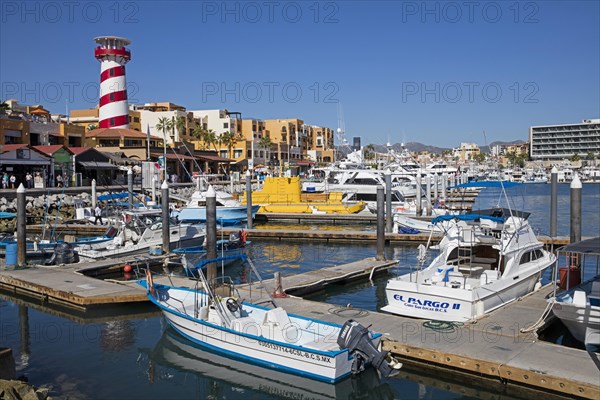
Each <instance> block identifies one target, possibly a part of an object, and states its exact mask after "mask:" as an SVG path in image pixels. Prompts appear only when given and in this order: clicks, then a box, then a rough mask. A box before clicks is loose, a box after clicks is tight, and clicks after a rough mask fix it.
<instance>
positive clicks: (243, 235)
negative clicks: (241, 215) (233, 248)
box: [240, 230, 248, 245]
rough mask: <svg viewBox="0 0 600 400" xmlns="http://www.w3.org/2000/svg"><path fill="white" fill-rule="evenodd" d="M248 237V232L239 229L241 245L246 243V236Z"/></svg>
mask: <svg viewBox="0 0 600 400" xmlns="http://www.w3.org/2000/svg"><path fill="white" fill-rule="evenodd" d="M247 237H248V232H246V231H245V230H242V231H240V239H242V245H245V244H246V238H247Z"/></svg>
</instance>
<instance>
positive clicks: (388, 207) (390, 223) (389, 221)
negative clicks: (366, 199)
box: [385, 170, 394, 233]
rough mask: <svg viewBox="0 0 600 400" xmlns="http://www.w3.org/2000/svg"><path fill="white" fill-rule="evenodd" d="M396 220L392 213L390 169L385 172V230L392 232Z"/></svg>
mask: <svg viewBox="0 0 600 400" xmlns="http://www.w3.org/2000/svg"><path fill="white" fill-rule="evenodd" d="M393 230H394V220H393V215H392V175H391V173H390V171H389V170H388V171H386V173H385V231H386V232H387V233H392V231H393Z"/></svg>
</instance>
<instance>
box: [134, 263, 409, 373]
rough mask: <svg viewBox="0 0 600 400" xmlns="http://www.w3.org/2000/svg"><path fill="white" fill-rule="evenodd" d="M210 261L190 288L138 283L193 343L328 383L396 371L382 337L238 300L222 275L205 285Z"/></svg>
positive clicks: (350, 323)
mask: <svg viewBox="0 0 600 400" xmlns="http://www.w3.org/2000/svg"><path fill="white" fill-rule="evenodd" d="M249 261H250V260H249ZM213 262H214V263H218V262H219V258H216V259H213V260H203V261H202V262H200V263H199V264H198V265H197V277H198V278H197V280H196V281H195V282H196V284H195V286H194V288H192V289H190V288H182V287H173V286H169V285H161V284H155V283H153V276H152V273H151V272H149V271H147V275H146V280H142V281H140V282H139V283H140V284H141V285H143V286H145V287H146V288H147V293H148V298H149V299H150V300H151V301H152V302H153V303H154V304H155V305H156V306H158V307H159V308H160V309H161V310H162V312H163V314H164V316H165V318H166V320H167V322H168V323H169V324H170V325H171V326H172V327H173V328H174V329H175V330H176V331H177V332H179V333H180V334H181V335H183V336H185V337H186V338H188V339H189V340H191V341H192V342H194V343H196V344H198V345H200V346H202V347H204V348H207V349H210V350H213V351H216V352H218V353H221V354H224V355H226V356H228V357H232V358H236V359H241V360H243V361H245V362H249V363H251V364H256V365H259V366H263V367H268V368H274V369H276V370H279V371H284V372H287V373H292V374H295V375H299V376H303V377H307V378H312V379H316V380H320V381H324V382H330V383H335V382H338V381H340V380H342V379H344V378H346V377H348V376H350V375H351V374H352V373H353V372H354V373H359V372H361V371H362V370H363V369H364V368H366V367H367V366H369V365H373V366H374V367H376V368H377V369H378V370H379V371H380V372H381V374H382V375H383V376H388V375H389V374H390V373H392V372H393V371H394V370H393V369H392V368H391V367H390V366H389V364H388V363H387V361H386V358H387V356H388V355H387V352H383V351H378V350H377V348H376V347H377V346H378V344H379V341H380V339H381V334H373V333H371V332H369V331H368V329H367V328H365V327H363V326H362V325H360V324H358V323H357V322H355V321H353V320H349V321H347V322H346V323H345V324H344V325H343V326H340V325H337V324H331V323H328V322H323V321H319V320H316V319H312V318H306V317H301V316H296V315H292V314H288V313H287V312H286V311H285V310H284V309H283V308H281V307H275V308H266V307H263V306H261V305H259V304H254V303H251V302H250V301H242V300H241V296H240V293H239V292H238V289H237V288H236V287H235V285H234V284H233V282H232V281H231V280H230V279H227V278H226V277H222V278H221V281H220V282H221V284H220V285H217V283H215V282H214V281H213V283H211V284H209V283H208V282H207V280H206V278H205V276H204V273H203V272H202V268H201V267H202V266H203V264H205V263H213ZM249 264H250V265H251V267H252V271H253V272H254V274H255V275H257V276H260V275H259V274H258V271H256V268H254V266H253V264H252V263H251V261H250V262H249ZM260 282H261V286H263V284H262V280H260ZM217 293H218V295H217ZM252 293H253V291H250V295H252ZM254 293H256V289H255V290H254ZM271 302H272V303H273V305H275V306H276V304H275V302H274V301H273V299H271ZM394 365H396V366H398V365H397V364H394Z"/></svg>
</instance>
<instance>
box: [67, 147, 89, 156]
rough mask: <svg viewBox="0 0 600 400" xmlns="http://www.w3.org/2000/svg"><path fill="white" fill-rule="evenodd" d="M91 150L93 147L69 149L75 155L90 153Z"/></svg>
mask: <svg viewBox="0 0 600 400" xmlns="http://www.w3.org/2000/svg"><path fill="white" fill-rule="evenodd" d="M90 149H92V147H69V150H71V153H73V154H75V155H79V154H81V153H85V152H86V151H88V150H90Z"/></svg>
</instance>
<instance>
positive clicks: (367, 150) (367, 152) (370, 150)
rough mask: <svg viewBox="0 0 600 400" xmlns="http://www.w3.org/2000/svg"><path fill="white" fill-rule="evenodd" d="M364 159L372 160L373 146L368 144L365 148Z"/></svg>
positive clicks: (373, 154) (373, 155) (373, 156)
mask: <svg viewBox="0 0 600 400" xmlns="http://www.w3.org/2000/svg"><path fill="white" fill-rule="evenodd" d="M364 157H365V160H372V159H374V158H375V146H374V145H373V144H368V145H367V147H365V154H364Z"/></svg>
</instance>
